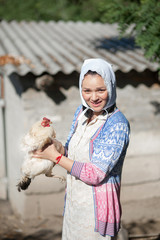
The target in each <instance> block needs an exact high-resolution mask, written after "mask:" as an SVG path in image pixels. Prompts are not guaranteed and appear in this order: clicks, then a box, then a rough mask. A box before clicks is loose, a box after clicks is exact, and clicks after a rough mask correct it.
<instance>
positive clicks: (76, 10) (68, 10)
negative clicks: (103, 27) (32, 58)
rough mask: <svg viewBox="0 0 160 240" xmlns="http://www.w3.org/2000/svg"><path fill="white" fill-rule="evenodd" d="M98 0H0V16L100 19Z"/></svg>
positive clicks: (22, 18) (6, 17) (3, 17)
mask: <svg viewBox="0 0 160 240" xmlns="http://www.w3.org/2000/svg"><path fill="white" fill-rule="evenodd" d="M100 2H101V0H100V1H97V0H88V1H83V0H45V1H44V0H27V1H24V0H0V18H1V19H5V20H8V21H11V20H17V21H20V20H26V21H30V20H36V21H39V20H44V21H49V20H55V21H58V20H64V21H68V20H73V21H78V20H82V21H87V20H91V21H99V11H98V6H99V3H100Z"/></svg>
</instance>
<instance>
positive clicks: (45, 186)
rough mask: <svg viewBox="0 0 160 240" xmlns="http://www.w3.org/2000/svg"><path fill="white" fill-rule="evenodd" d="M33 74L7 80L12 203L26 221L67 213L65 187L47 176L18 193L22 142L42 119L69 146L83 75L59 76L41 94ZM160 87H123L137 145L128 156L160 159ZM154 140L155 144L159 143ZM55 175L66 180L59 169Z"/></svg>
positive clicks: (122, 103)
mask: <svg viewBox="0 0 160 240" xmlns="http://www.w3.org/2000/svg"><path fill="white" fill-rule="evenodd" d="M32 78H33V76H26V77H23V78H22V77H18V76H17V75H12V77H11V78H10V79H8V78H6V79H5V99H6V139H7V165H8V167H7V169H8V183H9V188H8V192H9V199H10V201H11V204H12V207H13V209H14V210H15V212H17V213H19V214H20V215H21V216H22V217H23V218H32V217H47V216H50V215H62V212H63V204H64V190H65V183H61V182H59V181H58V180H56V179H53V178H47V177H45V176H39V177H36V178H35V179H34V180H33V182H32V183H31V185H30V187H29V189H28V190H26V191H22V192H20V193H19V192H18V191H17V189H16V184H17V182H18V179H19V178H20V167H21V163H22V161H23V158H24V156H23V153H22V152H21V151H20V148H19V144H20V139H21V137H22V136H23V134H25V133H26V132H27V131H28V130H29V128H30V127H31V125H32V124H33V123H34V122H35V121H37V120H39V119H40V118H41V117H44V116H46V117H49V118H50V119H51V120H52V122H53V123H54V127H55V130H56V133H57V139H58V140H60V141H62V143H63V144H65V141H66V138H67V136H68V132H69V129H70V125H71V123H72V119H73V114H74V112H75V110H76V108H77V106H78V105H79V104H80V97H79V90H78V75H77V74H76V73H73V74H72V75H70V76H65V75H63V74H58V75H57V76H55V79H54V84H53V85H52V86H50V87H49V88H47V89H46V90H45V91H42V90H37V89H36V88H35V85H34V81H32V80H33V79H32ZM159 91H160V88H159V86H157V85H155V86H152V87H150V88H149V87H148V86H145V85H144V84H142V85H140V86H138V87H137V88H135V87H133V86H131V85H126V86H124V87H123V88H121V87H118V88H117V105H118V107H119V108H120V109H121V110H122V112H123V113H124V114H125V115H126V117H127V118H128V120H129V121H130V124H131V142H130V146H129V149H128V153H127V158H129V157H135V156H143V155H149V154H150V155H151V154H157V155H158V154H159V155H160V147H159V136H160V126H159V122H160V114H159V113H157V114H156V111H158V108H157V109H156V107H155V105H154V104H152V103H153V102H155V101H156V102H160V94H159ZM153 139H154V141H153ZM54 173H56V174H61V175H64V176H66V171H65V170H63V169H62V168H60V167H59V166H56V167H55V168H54Z"/></svg>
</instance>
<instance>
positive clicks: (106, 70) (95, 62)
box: [79, 58, 116, 111]
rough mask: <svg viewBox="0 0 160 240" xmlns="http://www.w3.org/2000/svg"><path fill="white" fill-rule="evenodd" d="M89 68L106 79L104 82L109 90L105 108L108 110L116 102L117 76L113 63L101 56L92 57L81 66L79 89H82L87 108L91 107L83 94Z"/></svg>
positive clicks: (83, 102) (83, 101) (84, 104)
mask: <svg viewBox="0 0 160 240" xmlns="http://www.w3.org/2000/svg"><path fill="white" fill-rule="evenodd" d="M89 70H90V71H95V72H97V73H98V74H99V75H100V76H101V77H102V78H103V79H104V83H105V85H106V87H107V91H108V101H107V104H106V105H105V107H104V108H103V109H104V110H106V111H107V109H108V108H110V107H111V106H113V105H114V104H115V103H116V78H115V74H114V72H113V70H112V67H111V64H109V63H108V62H107V61H105V60H103V59H99V58H92V59H87V60H85V61H84V63H83V65H82V68H81V73H80V78H79V90H80V96H81V101H82V105H83V106H84V107H86V108H87V109H91V108H90V107H89V106H88V104H87V103H86V102H85V100H84V98H83V96H82V81H83V79H84V75H85V74H86V73H87V72H88V71H89Z"/></svg>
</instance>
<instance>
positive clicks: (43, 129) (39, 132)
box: [23, 117, 56, 151]
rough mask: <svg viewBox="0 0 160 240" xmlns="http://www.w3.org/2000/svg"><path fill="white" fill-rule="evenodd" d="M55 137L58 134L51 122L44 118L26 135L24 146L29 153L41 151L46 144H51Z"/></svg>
mask: <svg viewBox="0 0 160 240" xmlns="http://www.w3.org/2000/svg"><path fill="white" fill-rule="evenodd" d="M55 137H56V133H55V131H54V128H53V125H52V122H51V120H50V119H48V118H46V117H44V118H43V119H42V120H40V121H38V122H36V123H35V124H34V125H33V126H32V128H31V129H30V131H29V132H28V133H27V134H26V136H25V137H24V139H23V146H24V148H26V149H28V150H29V151H31V150H35V149H41V148H43V147H44V146H45V145H46V144H49V143H51V142H52V139H53V138H55Z"/></svg>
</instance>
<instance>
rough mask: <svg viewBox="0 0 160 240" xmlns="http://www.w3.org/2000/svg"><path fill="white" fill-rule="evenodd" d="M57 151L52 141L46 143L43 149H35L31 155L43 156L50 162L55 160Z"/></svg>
mask: <svg viewBox="0 0 160 240" xmlns="http://www.w3.org/2000/svg"><path fill="white" fill-rule="evenodd" d="M59 154H60V153H59V152H58V151H57V149H56V147H55V145H54V143H52V144H50V145H47V146H46V147H45V148H44V149H43V150H37V151H35V152H34V153H33V155H32V157H35V158H44V159H48V160H50V161H52V162H56V158H57V157H58V156H59Z"/></svg>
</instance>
